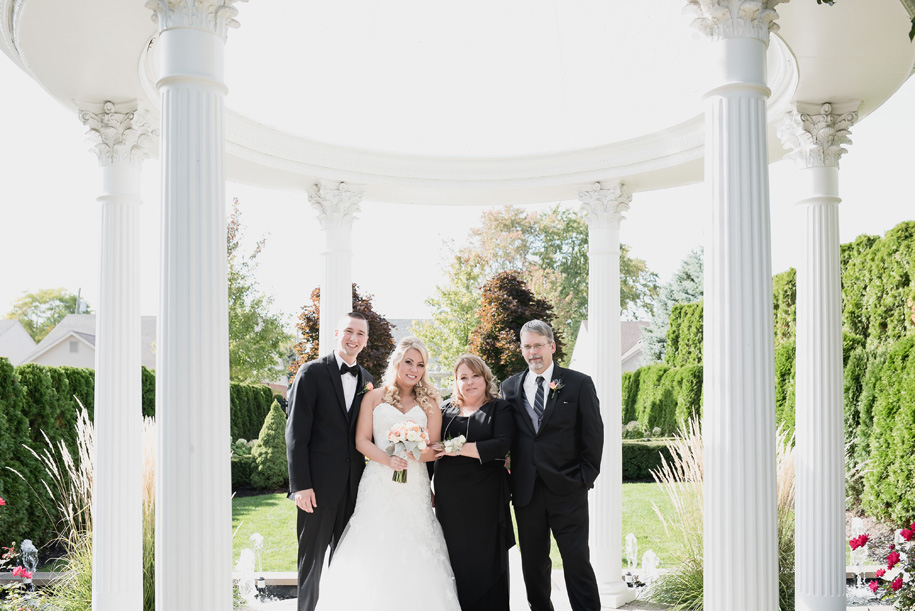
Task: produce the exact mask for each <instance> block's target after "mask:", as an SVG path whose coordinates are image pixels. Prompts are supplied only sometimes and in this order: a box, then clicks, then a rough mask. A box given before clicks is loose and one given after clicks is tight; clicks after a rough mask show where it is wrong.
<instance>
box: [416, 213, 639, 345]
mask: <svg viewBox="0 0 915 611" xmlns="http://www.w3.org/2000/svg"><path fill="white" fill-rule="evenodd" d="M620 250H621V252H620V279H621V287H620V288H621V290H620V297H621V305H622V307H623V311H624V312H625V313H626V314H627V315H629V316H635V315H636V314H638V313H640V312H642V311H646V312H651V308H652V303H653V300H654V297H655V295H656V294H657V275H656V274H654V273H653V272H651V271H650V270H648V267H647V265H646V264H645V262H644V261H642V260H641V259H633V258H631V257H630V256H629V248H628V246H626V245H625V244H624V245H622V246H621V247H620ZM588 265H589V259H588V226H587V223H585V221H584V220H583V219H582V217H581V216H580V215H579V214H578V213H577V212H576V211H574V210H572V209H570V208H564V207H562V206H559V205H557V206H555V207H554V208H552V209H550V210H546V211H542V212H525V211H524V210H523V209H522V208H520V207H518V206H504V207H501V208H498V209H493V210H490V211H487V212H484V213H483V216H482V224H481V225H480V226H479V227H475V228H474V229H472V230H471V231H470V235H469V236H468V242H467V244H465V245H464V246H463V247H462V248H460V249H459V250H457V251H456V252H455V253H454V254H453V256H452V259H451V265H450V267H449V269H448V271H447V274H448V281H447V282H446V283H444V284H443V285H440V286H439V287H438V292H437V295H436V296H435V297H432V298H430V299H428V300H427V301H426V304H427V305H428V306H429V307H430V309H431V310H432V322H431V323H427V324H425V325H420V326H417V327H416V328H415V329H414V332H415V333H416V334H417V335H419V336H420V337H422V338H423V339H424V340H426V341H427V343H428V344H429V347H430V350H432V351H433V352H434V353H435V354H437V355H439V358H440V360H442V361H445V362H448V361H449V360H452V359H453V358H456V357H457V356H458V355H459V354H460V353H462V352H465V351H466V350H467V347H468V345H469V342H470V331H471V330H472V329H473V328H474V327H475V325H474V324H471V323H472V322H476V320H475V315H474V314H473V313H475V312H476V311H477V310H478V309H479V304H480V298H479V294H480V287H481V286H482V285H483V283H484V282H485V281H486V279H488V278H491V277H493V276H494V275H495V274H497V273H499V272H504V271H509V270H517V271H518V272H519V273H520V274H521V278H522V279H523V280H524V282H525V283H526V285H527V286H528V287H529V288H530V289H531V290H532V291H533V293H534V295H536V296H537V297H538V298H540V299H544V300H546V301H547V302H549V303H550V305H552V307H553V311H554V316H555V319H556V329H555V330H556V332H557V333H559V334H561V335H562V336H563V338H565V339H566V340H568V342H569V345H573V344H574V338H575V337H576V335H577V333H578V329H579V327H580V326H581V322H582V321H583V320H585V319H586V318H587V317H588Z"/></svg>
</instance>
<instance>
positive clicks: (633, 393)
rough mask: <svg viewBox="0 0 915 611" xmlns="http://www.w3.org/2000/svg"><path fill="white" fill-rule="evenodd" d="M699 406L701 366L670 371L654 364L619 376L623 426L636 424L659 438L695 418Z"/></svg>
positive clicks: (698, 411) (670, 368)
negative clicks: (655, 429) (621, 387)
mask: <svg viewBox="0 0 915 611" xmlns="http://www.w3.org/2000/svg"><path fill="white" fill-rule="evenodd" d="M701 405H702V365H687V366H685V367H670V366H668V365H665V364H664V363H657V364H654V365H648V366H646V367H641V368H639V369H638V370H636V371H631V372H627V373H624V374H623V422H624V423H626V422H632V421H633V420H636V421H638V422H639V423H640V424H642V426H644V427H645V428H646V429H647V430H649V431H651V430H653V429H654V428H655V427H657V428H660V429H661V432H662V434H663V435H670V434H672V433H674V432H676V431H677V429H678V428H679V426H680V424H681V423H683V422H685V421H687V420H688V419H689V418H691V417H692V416H694V415H699V413H700V409H701Z"/></svg>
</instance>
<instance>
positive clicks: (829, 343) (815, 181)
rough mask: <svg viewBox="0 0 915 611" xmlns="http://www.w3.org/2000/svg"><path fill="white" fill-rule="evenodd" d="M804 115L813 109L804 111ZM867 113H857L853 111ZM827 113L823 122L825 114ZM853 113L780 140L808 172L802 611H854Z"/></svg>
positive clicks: (800, 430)
mask: <svg viewBox="0 0 915 611" xmlns="http://www.w3.org/2000/svg"><path fill="white" fill-rule="evenodd" d="M798 106H799V109H798V110H805V107H807V106H812V105H804V104H798ZM853 106H854V107H855V108H856V107H857V103H855V104H854V105H853ZM816 113H819V114H816ZM856 118H857V115H856V113H854V112H853V111H849V112H843V113H838V114H834V113H833V108H832V106H831V105H829V104H824V105H817V106H816V110H815V111H812V112H811V113H801V112H794V113H792V114H791V115H790V116H789V117H788V118H787V120H786V127H785V128H783V129H782V130H781V131H780V135H781V136H782V139H783V141H784V142H785V144H786V146H787V148H789V149H790V150H792V151H793V152H792V154H791V156H792V157H794V158H795V159H796V160H797V161H798V162H799V164H800V165H801V168H802V169H801V173H802V175H803V177H804V179H805V180H804V183H805V190H806V193H804V195H803V197H802V198H801V199H800V200H799V201H798V205H799V206H801V207H802V213H803V214H804V231H805V239H804V244H803V255H802V257H801V260H800V261H799V264H798V268H797V353H796V354H797V356H796V363H797V388H796V393H795V397H796V407H795V414H796V415H795V421H796V428H795V431H796V445H795V460H796V464H795V468H796V473H797V475H796V477H797V480H796V481H797V488H796V492H795V532H796V536H795V592H796V593H795V599H796V603H795V606H796V608H797V609H798V611H841V610H842V609H845V548H846V545H845V539H846V537H845V462H844V451H845V439H844V430H843V415H844V414H843V412H844V399H843V370H842V287H841V268H840V257H839V203H840V202H841V201H842V200H841V199H840V198H839V168H838V162H839V158H840V157H841V155H842V153H844V152H845V150H844V149H843V148H842V146H841V145H842V144H844V143H847V142H849V140H848V128H849V127H850V126H851V125H852V124H853V123H854V121H855V120H856Z"/></svg>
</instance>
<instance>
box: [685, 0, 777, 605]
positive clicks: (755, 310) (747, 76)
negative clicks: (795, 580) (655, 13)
mask: <svg viewBox="0 0 915 611" xmlns="http://www.w3.org/2000/svg"><path fill="white" fill-rule="evenodd" d="M775 4H776V2H775V1H770V2H751V1H740V2H735V1H729V0H717V1H716V0H688V3H687V6H688V8H689V9H691V10H692V11H693V12H694V13H695V14H696V15H697V16H698V18H697V19H696V21H695V22H694V25H695V26H696V27H698V29H700V31H702V32H704V33H705V34H707V35H708V36H709V37H710V38H711V39H712V41H713V42H712V43H711V44H713V45H714V47H715V50H714V53H715V58H714V61H715V64H716V65H717V66H718V67H719V69H720V71H719V73H718V75H717V80H718V83H717V86H715V87H714V88H713V89H711V90H710V91H709V92H708V93H707V94H706V96H705V105H706V112H705V124H706V133H705V181H706V184H707V185H708V188H709V201H710V209H709V211H710V217H709V225H708V229H707V230H706V247H705V315H704V325H703V327H704V336H705V337H704V346H703V350H704V389H703V394H704V403H703V425H702V434H703V440H704V452H705V454H704V459H705V463H704V522H703V527H704V537H703V540H704V551H703V559H704V587H703V593H704V609H705V611H734V610H735V609H740V610H741V611H754V610H759V611H771V610H772V609H777V608H778V554H777V551H778V550H777V542H778V535H777V531H776V483H775V397H774V390H775V375H774V357H773V353H774V349H773V343H774V340H773V330H772V270H771V262H770V261H771V256H770V254H771V253H770V250H771V246H770V233H769V173H768V151H767V143H766V128H767V122H766V98H767V97H768V95H769V90H768V88H767V87H766V46H767V44H768V39H769V30H770V28H771V27H772V26H773V25H774V23H773V20H774V18H775V17H777V15H776V14H775V11H774V10H772V9H771V6H773V5H775ZM753 7H755V8H756V11H755V12H754V11H753V10H749V9H751V8H753ZM737 542H739V543H740V545H739V549H740V552H739V559H740V570H739V573H740V575H743V576H745V577H746V578H744V579H739V578H734V568H735V565H734V560H735V544H736V543H737ZM726 576H731V577H730V578H728V577H726Z"/></svg>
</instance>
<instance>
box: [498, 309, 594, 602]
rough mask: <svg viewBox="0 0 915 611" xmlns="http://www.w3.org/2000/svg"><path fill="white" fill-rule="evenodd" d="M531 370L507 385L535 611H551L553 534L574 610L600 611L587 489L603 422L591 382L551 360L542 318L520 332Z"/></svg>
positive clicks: (516, 499) (524, 567)
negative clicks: (592, 561) (551, 532)
mask: <svg viewBox="0 0 915 611" xmlns="http://www.w3.org/2000/svg"><path fill="white" fill-rule="evenodd" d="M520 335H521V354H522V356H523V357H524V360H525V361H526V362H527V364H528V369H526V370H525V371H522V372H521V373H518V374H515V375H514V376H512V377H510V378H509V379H507V380H505V382H503V383H502V397H503V398H504V399H506V400H508V401H509V402H510V403H511V404H512V411H513V413H514V417H515V438H514V440H513V442H512V450H511V467H512V468H511V488H512V503H513V504H514V506H515V518H516V520H517V522H518V546H519V547H520V548H521V572H522V573H523V575H524V585H525V587H526V589H527V600H528V603H529V604H530V608H531V610H532V611H552V609H553V605H552V603H551V602H550V571H551V568H552V565H551V563H550V531H553V536H554V537H555V539H556V543H557V545H558V546H559V554H560V555H561V556H562V565H563V571H564V574H565V581H566V589H567V590H568V592H569V602H571V604H572V609H573V610H574V611H598V610H599V609H600V596H599V595H598V591H597V580H596V579H595V577H594V569H592V568H591V559H590V551H589V549H588V490H589V489H590V488H592V487H593V486H594V480H595V479H596V478H597V474H598V472H599V471H600V457H601V451H602V450H603V445H604V424H603V422H602V421H601V417H600V406H599V404H598V400H597V391H596V390H595V388H594V382H593V381H592V380H591V378H590V377H588V376H586V375H585V374H583V373H579V372H577V371H573V370H571V369H564V368H562V367H559V366H558V365H556V364H555V363H554V362H553V353H554V352H556V342H555V341H554V340H553V330H552V329H551V328H550V326H549V325H548V324H546V323H545V322H543V321H540V320H531V321H529V322H526V323H525V324H524V326H523V327H521V333H520Z"/></svg>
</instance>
